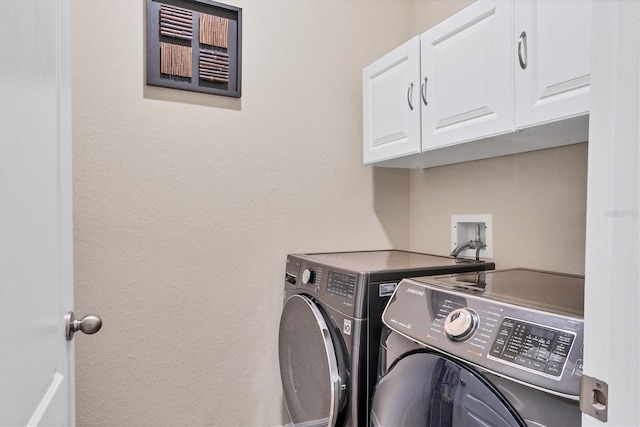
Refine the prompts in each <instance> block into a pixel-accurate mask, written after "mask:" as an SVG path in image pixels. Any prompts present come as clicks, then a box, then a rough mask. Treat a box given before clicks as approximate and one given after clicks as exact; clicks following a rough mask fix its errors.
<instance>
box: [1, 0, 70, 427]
mask: <svg viewBox="0 0 640 427" xmlns="http://www.w3.org/2000/svg"><path fill="white" fill-rule="evenodd" d="M69 29H70V27H69V5H68V2H66V1H62V0H58V1H51V0H39V1H32V0H28V1H21V0H0V190H1V192H0V349H1V350H0V425H2V426H21V425H73V424H74V423H75V419H74V410H75V408H74V378H73V373H74V364H73V344H72V342H68V341H66V339H65V328H64V321H63V317H64V315H65V313H66V312H67V311H68V310H71V308H72V302H73V266H72V219H71V214H72V204H71V190H72V183H71V102H70V95H71V90H70V70H69V34H68V33H69Z"/></svg>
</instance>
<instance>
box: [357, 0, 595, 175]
mask: <svg viewBox="0 0 640 427" xmlns="http://www.w3.org/2000/svg"><path fill="white" fill-rule="evenodd" d="M591 7H592V2H591V1H590V0H511V1H507V0H479V1H477V2H475V3H473V4H471V5H470V6H469V7H467V8H466V9H463V10H462V11H460V12H458V13H456V14H455V15H453V16H452V17H450V18H449V19H447V20H445V21H443V22H441V23H440V24H438V25H436V26H435V27H433V28H431V29H430V30H428V31H427V32H425V33H424V34H422V35H421V36H420V37H419V38H418V37H416V38H413V39H412V40H410V41H409V42H407V43H405V44H404V45H402V46H400V47H399V48H398V49H396V50H394V51H392V52H391V53H389V54H387V55H385V56H384V57H383V58H381V59H379V60H378V61H376V62H374V63H373V64H371V65H370V66H368V67H367V68H365V69H364V72H363V94H364V105H363V124H364V131H363V135H364V163H365V164H375V165H376V166H388V167H405V168H406V167H410V168H426V167H433V166H441V165H447V164H452V163H459V162H465V161H470V160H478V159H486V158H489V157H497V156H504V155H508V154H515V153H522V152H526V151H534V150H540V149H544V148H550V147H557V146H561V145H568V144H574V143H578V142H585V141H587V139H588V134H589V116H588V114H589V96H590V94H589V87H590V83H589V81H590V63H591V46H590V44H591V43H590V42H591V15H592V12H591Z"/></svg>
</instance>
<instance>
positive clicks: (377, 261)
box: [279, 250, 495, 426]
mask: <svg viewBox="0 0 640 427" xmlns="http://www.w3.org/2000/svg"><path fill="white" fill-rule="evenodd" d="M494 267H495V266H494V264H493V263H490V262H475V261H472V260H456V259H453V258H449V257H442V256H434V255H426V254H420V253H414V252H406V251H398V250H385V251H365V252H341V253H321V254H291V255H289V256H288V257H287V265H286V272H285V282H284V308H283V311H282V316H281V320H280V334H279V353H280V374H281V378H282V386H283V391H284V398H285V402H286V405H287V409H288V411H289V414H290V416H291V420H292V422H293V424H294V425H304V426H312V425H313V426H315V425H324V426H326V425H329V426H335V425H339V426H362V425H367V423H368V421H367V414H368V413H369V409H368V403H369V397H370V396H371V392H372V390H373V387H374V385H375V383H376V379H377V359H378V353H379V346H380V331H381V328H382V322H381V320H380V319H381V316H382V310H383V309H384V307H385V304H386V302H387V301H388V300H389V297H390V296H391V294H392V293H393V290H394V289H395V287H396V286H397V284H398V282H399V281H400V280H401V279H402V278H404V277H409V276H428V275H433V274H446V273H454V272H464V271H474V270H485V269H493V268H494Z"/></svg>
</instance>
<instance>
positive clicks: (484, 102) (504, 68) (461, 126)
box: [420, 1, 513, 151]
mask: <svg viewBox="0 0 640 427" xmlns="http://www.w3.org/2000/svg"><path fill="white" fill-rule="evenodd" d="M512 25H513V3H511V2H504V1H481V2H477V3H474V4H472V5H471V6H469V7H467V8H466V9H464V10H462V11H461V12H459V13H457V14H455V15H453V16H452V17H450V18H449V19H447V20H446V21H444V22H442V23H441V24H439V25H437V26H436V27H434V28H433V29H431V30H429V31H427V32H426V33H424V34H423V35H422V36H421V39H420V42H421V57H420V61H421V71H422V73H421V74H422V79H421V81H422V84H423V86H422V94H421V95H422V102H423V106H422V110H423V111H422V149H423V151H427V150H430V149H433V148H438V147H442V146H446V145H450V144H456V143H460V142H464V141H470V140H474V139H478V138H482V137H487V136H491V135H498V134H503V133H506V132H511V131H512V130H513V71H512V64H513V62H512V58H513V51H512V45H513V43H512V40H511V35H512V33H513V26H512Z"/></svg>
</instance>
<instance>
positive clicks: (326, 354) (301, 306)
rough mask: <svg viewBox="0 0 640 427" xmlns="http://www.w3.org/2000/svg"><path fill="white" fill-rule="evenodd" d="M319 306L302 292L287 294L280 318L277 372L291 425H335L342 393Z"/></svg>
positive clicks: (332, 347) (333, 346) (329, 335)
mask: <svg viewBox="0 0 640 427" xmlns="http://www.w3.org/2000/svg"><path fill="white" fill-rule="evenodd" d="M328 324H330V321H329V319H326V317H325V315H324V314H323V313H322V311H321V310H320V308H319V307H318V306H317V305H316V304H315V303H314V302H313V301H312V300H311V299H310V298H308V297H306V296H304V295H293V296H292V297H290V298H289V299H288V300H287V301H286V303H285V305H284V308H283V310H282V317H281V318H280V337H279V350H280V376H281V378H282V387H283V390H284V398H285V401H286V404H287V409H288V410H289V414H290V415H291V420H292V422H293V424H294V425H303V426H333V425H335V422H336V419H337V417H338V412H339V411H340V406H341V404H342V401H343V398H344V395H345V390H344V388H345V386H346V384H345V381H344V379H343V378H342V376H341V375H340V372H339V370H338V361H337V358H336V346H337V345H339V343H337V342H334V341H335V339H334V337H333V336H332V332H331V330H330V329H329V327H328Z"/></svg>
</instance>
